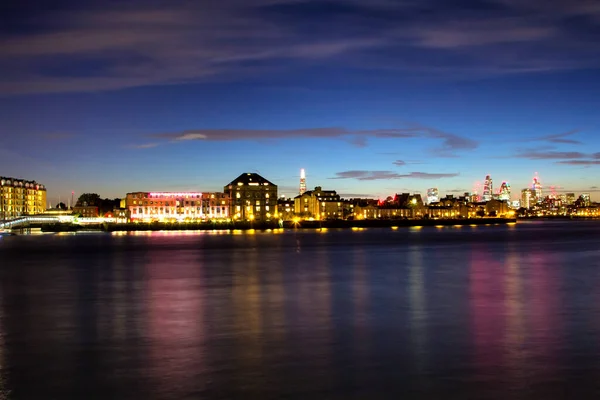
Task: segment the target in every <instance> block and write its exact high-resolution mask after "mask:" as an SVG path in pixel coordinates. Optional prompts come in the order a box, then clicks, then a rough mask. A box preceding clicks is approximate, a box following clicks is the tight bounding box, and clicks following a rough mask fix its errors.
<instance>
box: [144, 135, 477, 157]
mask: <svg viewBox="0 0 600 400" xmlns="http://www.w3.org/2000/svg"><path fill="white" fill-rule="evenodd" d="M149 136H150V137H151V138H153V139H163V140H166V141H167V143H168V142H187V141H233V140H261V139H294V138H313V139H318V138H344V139H346V140H347V141H348V142H349V143H350V144H352V145H354V146H357V147H366V146H367V140H368V139H369V138H378V139H412V138H426V139H427V138H429V139H437V140H439V141H441V143H442V144H441V146H437V147H434V148H433V149H432V153H433V154H435V155H437V156H439V157H453V156H456V152H459V151H462V150H472V149H475V148H476V147H477V146H478V142H476V141H474V140H472V139H468V138H464V137H461V136H458V135H456V134H452V133H447V132H444V131H441V130H438V129H435V128H431V127H425V126H421V125H412V126H410V127H399V128H385V129H371V130H368V129H362V130H351V129H347V128H343V127H316V128H302V129H192V130H185V131H181V132H166V133H158V134H151V135H149ZM153 144H156V143H153ZM152 147H154V146H152ZM411 163H413V164H416V163H418V162H417V161H411ZM396 165H398V164H396Z"/></svg>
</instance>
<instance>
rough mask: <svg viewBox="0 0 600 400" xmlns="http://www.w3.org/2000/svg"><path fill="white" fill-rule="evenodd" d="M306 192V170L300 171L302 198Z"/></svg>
mask: <svg viewBox="0 0 600 400" xmlns="http://www.w3.org/2000/svg"><path fill="white" fill-rule="evenodd" d="M304 192H306V173H305V172H304V168H302V169H301V170H300V196H302V195H303V194H304Z"/></svg>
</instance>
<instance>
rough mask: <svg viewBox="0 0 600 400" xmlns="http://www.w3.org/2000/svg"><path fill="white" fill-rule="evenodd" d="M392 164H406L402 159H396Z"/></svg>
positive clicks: (400, 165)
mask: <svg viewBox="0 0 600 400" xmlns="http://www.w3.org/2000/svg"><path fill="white" fill-rule="evenodd" d="M392 164H394V165H396V166H398V167H403V166H405V165H406V161H404V160H396V161H394V162H393V163H392Z"/></svg>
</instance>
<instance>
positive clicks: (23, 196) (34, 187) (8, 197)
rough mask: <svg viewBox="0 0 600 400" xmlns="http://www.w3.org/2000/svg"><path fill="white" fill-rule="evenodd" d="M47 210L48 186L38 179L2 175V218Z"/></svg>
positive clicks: (0, 209) (0, 217)
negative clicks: (29, 179)
mask: <svg viewBox="0 0 600 400" xmlns="http://www.w3.org/2000/svg"><path fill="white" fill-rule="evenodd" d="M45 210H46V187H45V186H44V185H41V184H39V183H37V182H36V181H28V180H23V179H15V178H8V177H0V220H3V219H9V218H16V217H20V216H22V215H35V214H41V213H43V212H44V211H45Z"/></svg>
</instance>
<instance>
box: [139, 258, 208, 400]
mask: <svg viewBox="0 0 600 400" xmlns="http://www.w3.org/2000/svg"><path fill="white" fill-rule="evenodd" d="M202 267H203V266H202V260H201V258H199V257H198V255H197V254H196V253H195V252H191V251H190V252H178V253H176V254H173V253H171V252H164V251H162V252H161V251H159V252H153V254H152V255H151V257H148V258H147V259H146V262H145V264H144V279H145V284H146V288H145V290H144V293H145V296H146V297H145V299H144V304H145V305H146V309H147V314H146V316H145V322H146V328H145V329H144V331H145V334H146V340H147V343H148V354H147V357H148V358H147V368H148V372H149V374H150V377H151V382H152V386H153V387H154V390H156V392H157V393H171V395H174V394H175V393H172V391H173V388H177V391H178V392H180V393H181V394H180V395H182V394H185V393H190V392H192V391H193V390H198V389H199V388H198V387H197V385H198V384H200V383H201V382H198V380H197V379H196V378H197V377H198V376H201V375H202V374H203V372H204V369H205V360H204V358H205V357H204V351H205V350H204V347H205V345H206V344H205V340H206V338H205V335H204V321H203V314H204V309H203V295H204V293H203V287H202V285H201V283H202ZM202 389H203V388H200V390H202Z"/></svg>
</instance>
